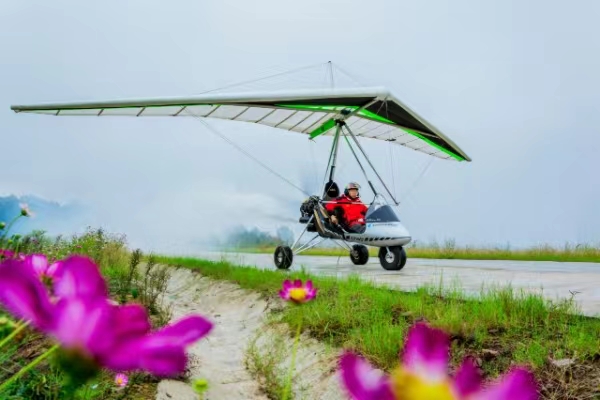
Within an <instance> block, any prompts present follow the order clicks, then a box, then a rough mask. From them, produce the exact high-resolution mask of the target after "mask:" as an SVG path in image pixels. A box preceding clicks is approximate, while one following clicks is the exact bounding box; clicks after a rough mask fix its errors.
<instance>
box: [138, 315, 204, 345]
mask: <svg viewBox="0 0 600 400" xmlns="http://www.w3.org/2000/svg"><path fill="white" fill-rule="evenodd" d="M213 327H214V325H213V323H212V322H210V321H209V320H207V319H206V318H204V317H202V316H200V315H188V316H186V317H184V318H182V319H180V320H179V321H177V322H175V323H174V324H171V325H167V326H165V327H164V328H162V329H160V330H159V331H157V332H154V333H152V334H151V335H150V336H149V337H148V340H149V342H148V343H147V344H148V345H151V346H162V345H167V344H170V345H175V346H181V347H183V346H187V345H189V344H192V343H194V342H195V341H197V340H200V339H201V338H202V337H204V336H206V335H207V334H208V333H209V332H210V331H211V330H212V329H213Z"/></svg>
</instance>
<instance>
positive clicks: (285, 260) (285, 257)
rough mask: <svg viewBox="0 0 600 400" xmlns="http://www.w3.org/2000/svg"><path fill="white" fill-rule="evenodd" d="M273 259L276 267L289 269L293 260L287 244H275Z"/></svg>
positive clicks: (292, 254)
mask: <svg viewBox="0 0 600 400" xmlns="http://www.w3.org/2000/svg"><path fill="white" fill-rule="evenodd" d="M273 260H274V261H275V266H276V267H277V269H289V268H290V267H291V266H292V261H293V260H294V253H292V249H291V248H290V247H288V246H277V248H276V249H275V254H273Z"/></svg>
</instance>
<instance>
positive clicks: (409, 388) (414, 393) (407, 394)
mask: <svg viewBox="0 0 600 400" xmlns="http://www.w3.org/2000/svg"><path fill="white" fill-rule="evenodd" d="M391 379H392V390H393V392H394V397H395V398H396V399H402V400H457V398H456V397H455V396H454V394H453V393H452V390H451V388H450V382H449V381H448V380H443V381H440V382H427V381H425V380H423V379H422V378H421V377H419V376H418V375H415V374H413V373H411V372H408V371H406V370H404V369H402V368H398V369H396V370H394V372H392V374H391Z"/></svg>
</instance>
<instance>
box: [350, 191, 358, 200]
mask: <svg viewBox="0 0 600 400" xmlns="http://www.w3.org/2000/svg"><path fill="white" fill-rule="evenodd" d="M348 194H349V195H350V197H351V198H353V199H355V198H356V196H358V189H349V190H348Z"/></svg>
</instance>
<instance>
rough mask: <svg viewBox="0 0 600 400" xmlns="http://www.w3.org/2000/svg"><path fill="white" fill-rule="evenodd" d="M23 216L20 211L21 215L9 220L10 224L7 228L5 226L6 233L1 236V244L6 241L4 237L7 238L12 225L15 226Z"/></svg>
mask: <svg viewBox="0 0 600 400" xmlns="http://www.w3.org/2000/svg"><path fill="white" fill-rule="evenodd" d="M21 217H22V215H21V214H20V213H19V215H17V216H16V217H15V218H13V220H12V221H10V222H9V224H8V226H7V227H6V228H4V234H3V235H2V237H1V238H0V245H1V244H2V243H4V239H5V238H6V235H8V231H10V228H11V226H13V224H14V223H15V221H16V220H18V219H19V218H21Z"/></svg>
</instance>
